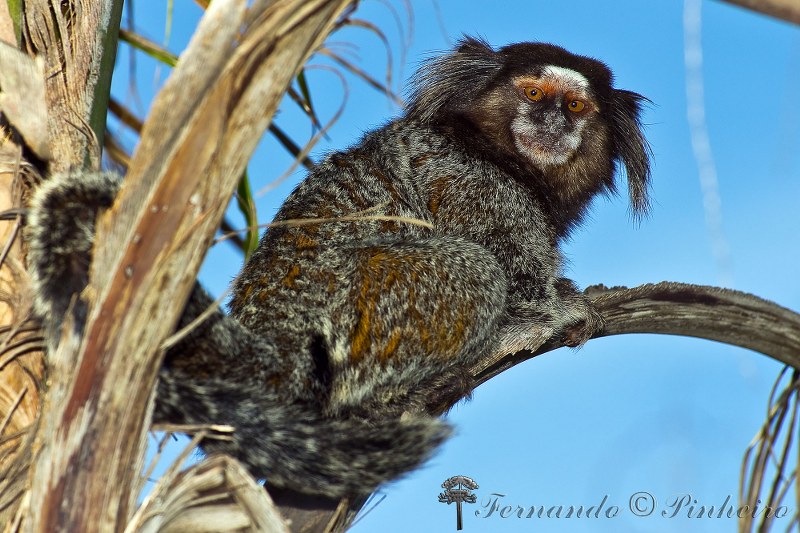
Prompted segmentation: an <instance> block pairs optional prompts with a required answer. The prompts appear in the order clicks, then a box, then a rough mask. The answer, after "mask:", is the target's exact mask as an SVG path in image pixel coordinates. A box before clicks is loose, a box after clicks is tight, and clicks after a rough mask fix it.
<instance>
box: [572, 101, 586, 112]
mask: <svg viewBox="0 0 800 533" xmlns="http://www.w3.org/2000/svg"><path fill="white" fill-rule="evenodd" d="M567 109H569V110H570V111H572V112H573V113H580V112H581V111H583V110H584V109H586V104H584V103H583V102H582V101H580V100H570V102H569V103H568V104H567Z"/></svg>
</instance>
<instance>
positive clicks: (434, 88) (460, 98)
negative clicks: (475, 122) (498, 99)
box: [408, 37, 502, 123]
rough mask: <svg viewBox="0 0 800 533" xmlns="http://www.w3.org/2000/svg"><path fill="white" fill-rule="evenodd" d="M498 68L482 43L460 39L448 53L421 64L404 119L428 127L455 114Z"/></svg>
mask: <svg viewBox="0 0 800 533" xmlns="http://www.w3.org/2000/svg"><path fill="white" fill-rule="evenodd" d="M501 68H502V63H501V61H500V59H499V58H498V56H497V53H496V52H495V51H494V50H493V49H492V47H491V46H490V45H489V44H488V43H487V42H486V41H484V40H483V39H478V38H474V37H464V38H463V39H461V40H460V41H459V42H458V44H457V46H456V48H455V49H454V50H453V51H452V52H449V53H446V54H442V55H441V56H438V57H434V58H431V59H429V60H427V61H425V62H424V63H423V64H422V65H421V66H420V68H419V69H418V70H417V73H416V74H415V75H414V78H413V79H412V86H411V89H412V90H411V97H410V103H409V105H408V116H409V117H410V118H414V119H417V120H420V121H422V122H426V123H430V122H433V121H434V120H436V118H437V117H439V116H441V114H442V113H457V112H458V111H460V110H462V109H465V108H466V107H467V105H468V104H469V103H470V102H471V101H472V100H473V99H474V98H475V97H476V96H478V95H479V94H480V93H481V92H482V91H483V90H484V89H486V87H487V86H488V85H489V84H490V83H491V81H492V80H493V79H494V77H495V76H496V75H497V73H498V72H499V71H500V69H501Z"/></svg>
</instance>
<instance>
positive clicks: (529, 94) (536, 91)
mask: <svg viewBox="0 0 800 533" xmlns="http://www.w3.org/2000/svg"><path fill="white" fill-rule="evenodd" d="M522 92H523V93H525V97H526V98H527V99H528V100H531V101H532V102H538V101H539V100H541V99H542V98H544V91H543V90H541V89H540V88H538V87H533V86H531V87H523V88H522Z"/></svg>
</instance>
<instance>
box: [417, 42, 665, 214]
mask: <svg viewBox="0 0 800 533" xmlns="http://www.w3.org/2000/svg"><path fill="white" fill-rule="evenodd" d="M415 84H416V87H415V89H414V93H413V94H412V100H411V103H410V106H409V112H408V115H409V117H411V118H414V119H415V120H418V121H420V122H421V123H423V124H430V125H434V126H439V127H441V126H448V127H449V128H450V131H451V132H452V135H454V136H456V137H459V136H464V135H466V136H468V137H467V138H465V141H466V142H468V143H470V144H471V145H472V146H478V147H480V152H481V155H482V156H483V157H486V158H488V159H490V160H492V161H494V162H497V163H501V164H506V163H511V164H510V165H506V168H513V169H514V172H515V173H516V175H517V177H518V178H519V179H522V180H525V179H528V180H530V182H531V184H532V186H535V187H539V186H542V187H544V188H546V189H548V191H547V192H548V198H549V199H550V200H549V201H551V202H552V201H553V199H554V198H556V199H559V200H560V204H561V207H562V208H564V209H566V210H567V211H569V210H570V209H572V211H574V212H576V213H577V212H580V211H581V209H582V208H583V206H585V205H586V204H587V202H588V201H589V200H590V199H591V198H592V197H593V196H594V195H595V194H597V193H598V192H601V191H605V192H613V191H614V190H615V184H614V175H615V174H616V170H617V167H618V166H620V165H624V167H625V170H626V173H627V175H628V187H629V193H630V199H631V206H632V207H633V211H634V213H635V214H637V215H641V214H643V213H645V212H646V211H647V207H648V196H647V189H648V183H649V179H650V157H649V155H650V154H649V151H648V145H647V141H646V140H645V138H644V134H643V132H642V128H641V123H640V122H639V115H640V111H641V103H642V102H643V101H646V98H644V97H642V96H641V95H639V94H636V93H634V92H631V91H626V90H623V89H617V88H615V87H614V84H613V76H612V74H611V71H610V70H609V69H608V67H607V66H606V65H605V64H604V63H602V62H601V61H597V60H596V59H592V58H590V57H585V56H580V55H576V54H572V53H570V52H568V51H567V50H565V49H563V48H561V47H558V46H554V45H552V44H547V43H517V44H510V45H508V46H505V47H503V48H501V49H499V50H494V49H493V48H492V47H491V46H489V44H488V43H486V42H484V41H481V40H479V39H473V38H465V39H464V40H463V41H461V43H460V44H459V46H458V47H457V48H456V49H455V50H454V51H453V52H451V53H449V54H445V55H442V56H440V57H438V58H435V59H433V60H431V61H429V62H428V63H426V64H425V65H424V66H423V67H422V68H420V70H419V71H418V72H417V76H416V79H415ZM464 119H466V121H467V122H468V123H469V124H467V126H468V127H467V128H465V127H464ZM564 206H566V207H564ZM570 216H571V215H570Z"/></svg>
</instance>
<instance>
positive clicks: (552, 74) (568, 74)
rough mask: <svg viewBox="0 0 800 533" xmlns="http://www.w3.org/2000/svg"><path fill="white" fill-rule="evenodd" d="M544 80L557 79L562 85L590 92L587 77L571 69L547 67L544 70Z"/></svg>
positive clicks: (554, 66)
mask: <svg viewBox="0 0 800 533" xmlns="http://www.w3.org/2000/svg"><path fill="white" fill-rule="evenodd" d="M542 77H543V78H557V79H559V80H561V82H562V83H565V84H567V85H570V86H573V87H575V88H576V89H582V90H584V91H587V90H589V80H587V79H586V76H584V75H583V74H581V73H580V72H578V71H576V70H572V69H571V68H565V67H558V66H556V65H547V66H546V67H544V69H543V70H542Z"/></svg>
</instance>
